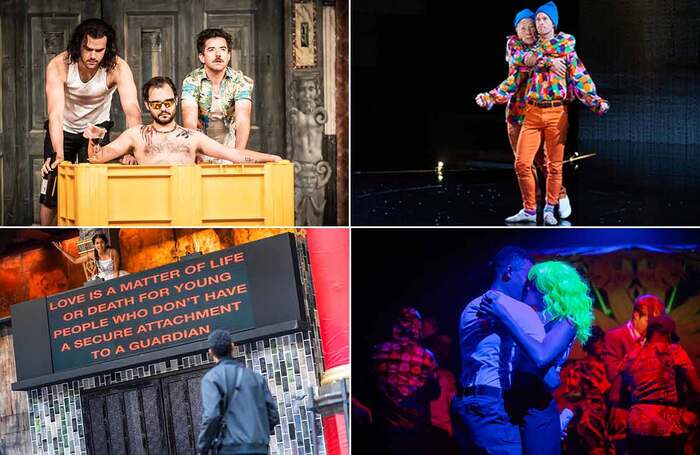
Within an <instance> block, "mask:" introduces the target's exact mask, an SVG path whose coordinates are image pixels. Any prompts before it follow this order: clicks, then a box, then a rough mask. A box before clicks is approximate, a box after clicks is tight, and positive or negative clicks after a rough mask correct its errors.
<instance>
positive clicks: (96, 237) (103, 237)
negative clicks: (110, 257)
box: [92, 233, 109, 268]
mask: <svg viewBox="0 0 700 455" xmlns="http://www.w3.org/2000/svg"><path fill="white" fill-rule="evenodd" d="M97 239H102V240H103V241H104V242H105V245H106V248H109V240H107V236H106V235H104V234H103V233H99V234H95V235H93V236H92V244H93V245H95V240H97ZM92 254H94V255H95V264H97V267H98V268H99V267H100V255H99V254H97V249H93V250H92Z"/></svg>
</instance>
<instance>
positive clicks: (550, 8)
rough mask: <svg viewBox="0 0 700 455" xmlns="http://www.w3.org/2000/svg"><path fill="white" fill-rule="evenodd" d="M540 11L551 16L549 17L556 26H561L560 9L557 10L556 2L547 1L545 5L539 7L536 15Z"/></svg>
mask: <svg viewBox="0 0 700 455" xmlns="http://www.w3.org/2000/svg"><path fill="white" fill-rule="evenodd" d="M540 13H544V14H546V15H547V16H549V19H550V20H551V21H552V23H553V24H554V28H557V27H559V11H557V5H555V4H554V2H547V3H545V4H544V5H542V6H540V7H539V8H537V11H536V12H535V16H537V15H538V14H540Z"/></svg>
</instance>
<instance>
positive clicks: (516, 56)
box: [506, 36, 532, 72]
mask: <svg viewBox="0 0 700 455" xmlns="http://www.w3.org/2000/svg"><path fill="white" fill-rule="evenodd" d="M528 53H529V50H528V49H526V48H525V46H523V43H522V41H520V40H519V39H518V38H517V37H516V36H510V37H508V41H507V42H506V62H508V67H509V68H512V69H514V70H515V71H525V72H528V71H530V70H531V69H532V67H531V66H528V65H526V64H525V56H526V55H527V54H528Z"/></svg>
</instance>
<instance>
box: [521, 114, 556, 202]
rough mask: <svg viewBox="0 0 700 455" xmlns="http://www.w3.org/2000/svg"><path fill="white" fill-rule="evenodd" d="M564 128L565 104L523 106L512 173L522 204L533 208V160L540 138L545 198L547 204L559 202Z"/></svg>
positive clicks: (535, 186)
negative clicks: (542, 149) (523, 112)
mask: <svg viewBox="0 0 700 455" xmlns="http://www.w3.org/2000/svg"><path fill="white" fill-rule="evenodd" d="M568 128H569V115H568V111H567V106H557V107H537V106H533V105H530V104H528V105H527V107H526V108H525V122H524V123H523V126H522V129H521V130H520V136H519V137H518V145H517V151H516V153H515V174H516V175H517V176H518V185H520V194H521V195H522V198H523V208H525V209H526V210H535V209H536V204H537V202H536V188H537V179H536V177H535V176H533V164H534V163H535V157H536V155H537V152H538V150H539V149H540V146H541V145H542V139H543V138H544V161H545V166H544V168H545V169H546V170H547V172H546V180H547V182H546V188H547V196H546V199H547V203H548V204H551V205H556V204H558V203H559V198H560V194H561V189H562V184H561V181H562V160H563V159H564V145H565V144H566V132H567V130H568ZM564 195H566V193H564Z"/></svg>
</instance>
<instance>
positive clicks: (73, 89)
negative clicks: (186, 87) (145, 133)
mask: <svg viewBox="0 0 700 455" xmlns="http://www.w3.org/2000/svg"><path fill="white" fill-rule="evenodd" d="M118 52H119V50H118V48H117V43H116V34H115V32H114V29H113V28H112V27H111V26H110V25H109V24H107V23H106V22H104V21H102V20H100V19H87V20H85V21H83V22H82V23H81V24H80V25H78V27H76V29H75V30H74V31H73V34H72V36H71V38H70V41H69V43H68V48H67V49H66V51H65V52H62V53H60V54H59V55H57V56H56V57H54V58H53V59H51V61H50V62H49V65H48V66H47V68H46V100H47V103H48V115H49V120H48V122H47V125H46V137H45V140H44V165H43V166H42V168H41V173H42V176H47V175H49V177H48V179H45V180H44V185H42V186H45V188H43V187H42V192H41V193H42V194H41V196H40V198H39V199H40V202H41V211H40V212H41V215H40V216H41V224H42V225H50V224H56V201H57V193H56V186H55V184H54V182H55V177H56V172H57V171H56V166H58V164H59V163H61V161H63V160H64V159H66V160H68V161H71V162H75V161H76V159H77V161H78V162H83V163H84V162H87V142H88V140H87V139H86V138H85V137H83V133H84V132H85V130H86V129H87V128H88V125H89V124H93V125H99V126H101V127H103V128H105V130H109V129H110V128H111V126H112V125H113V123H112V122H111V121H110V118H109V111H110V108H111V105H112V94H113V93H114V91H115V90H117V91H118V92H119V100H120V102H121V105H122V109H123V110H124V114H125V115H126V123H127V126H130V127H131V126H135V125H138V124H140V123H141V110H140V109H139V102H138V98H137V91H136V85H135V84H134V77H133V75H132V73H131V69H130V68H129V65H128V64H127V63H126V62H125V61H124V60H123V59H121V58H120V57H119V56H118V55H117V54H118ZM101 142H102V144H103V145H104V144H106V143H108V142H109V132H108V131H107V132H106V134H105V136H104V137H103V138H102V141H101Z"/></svg>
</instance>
